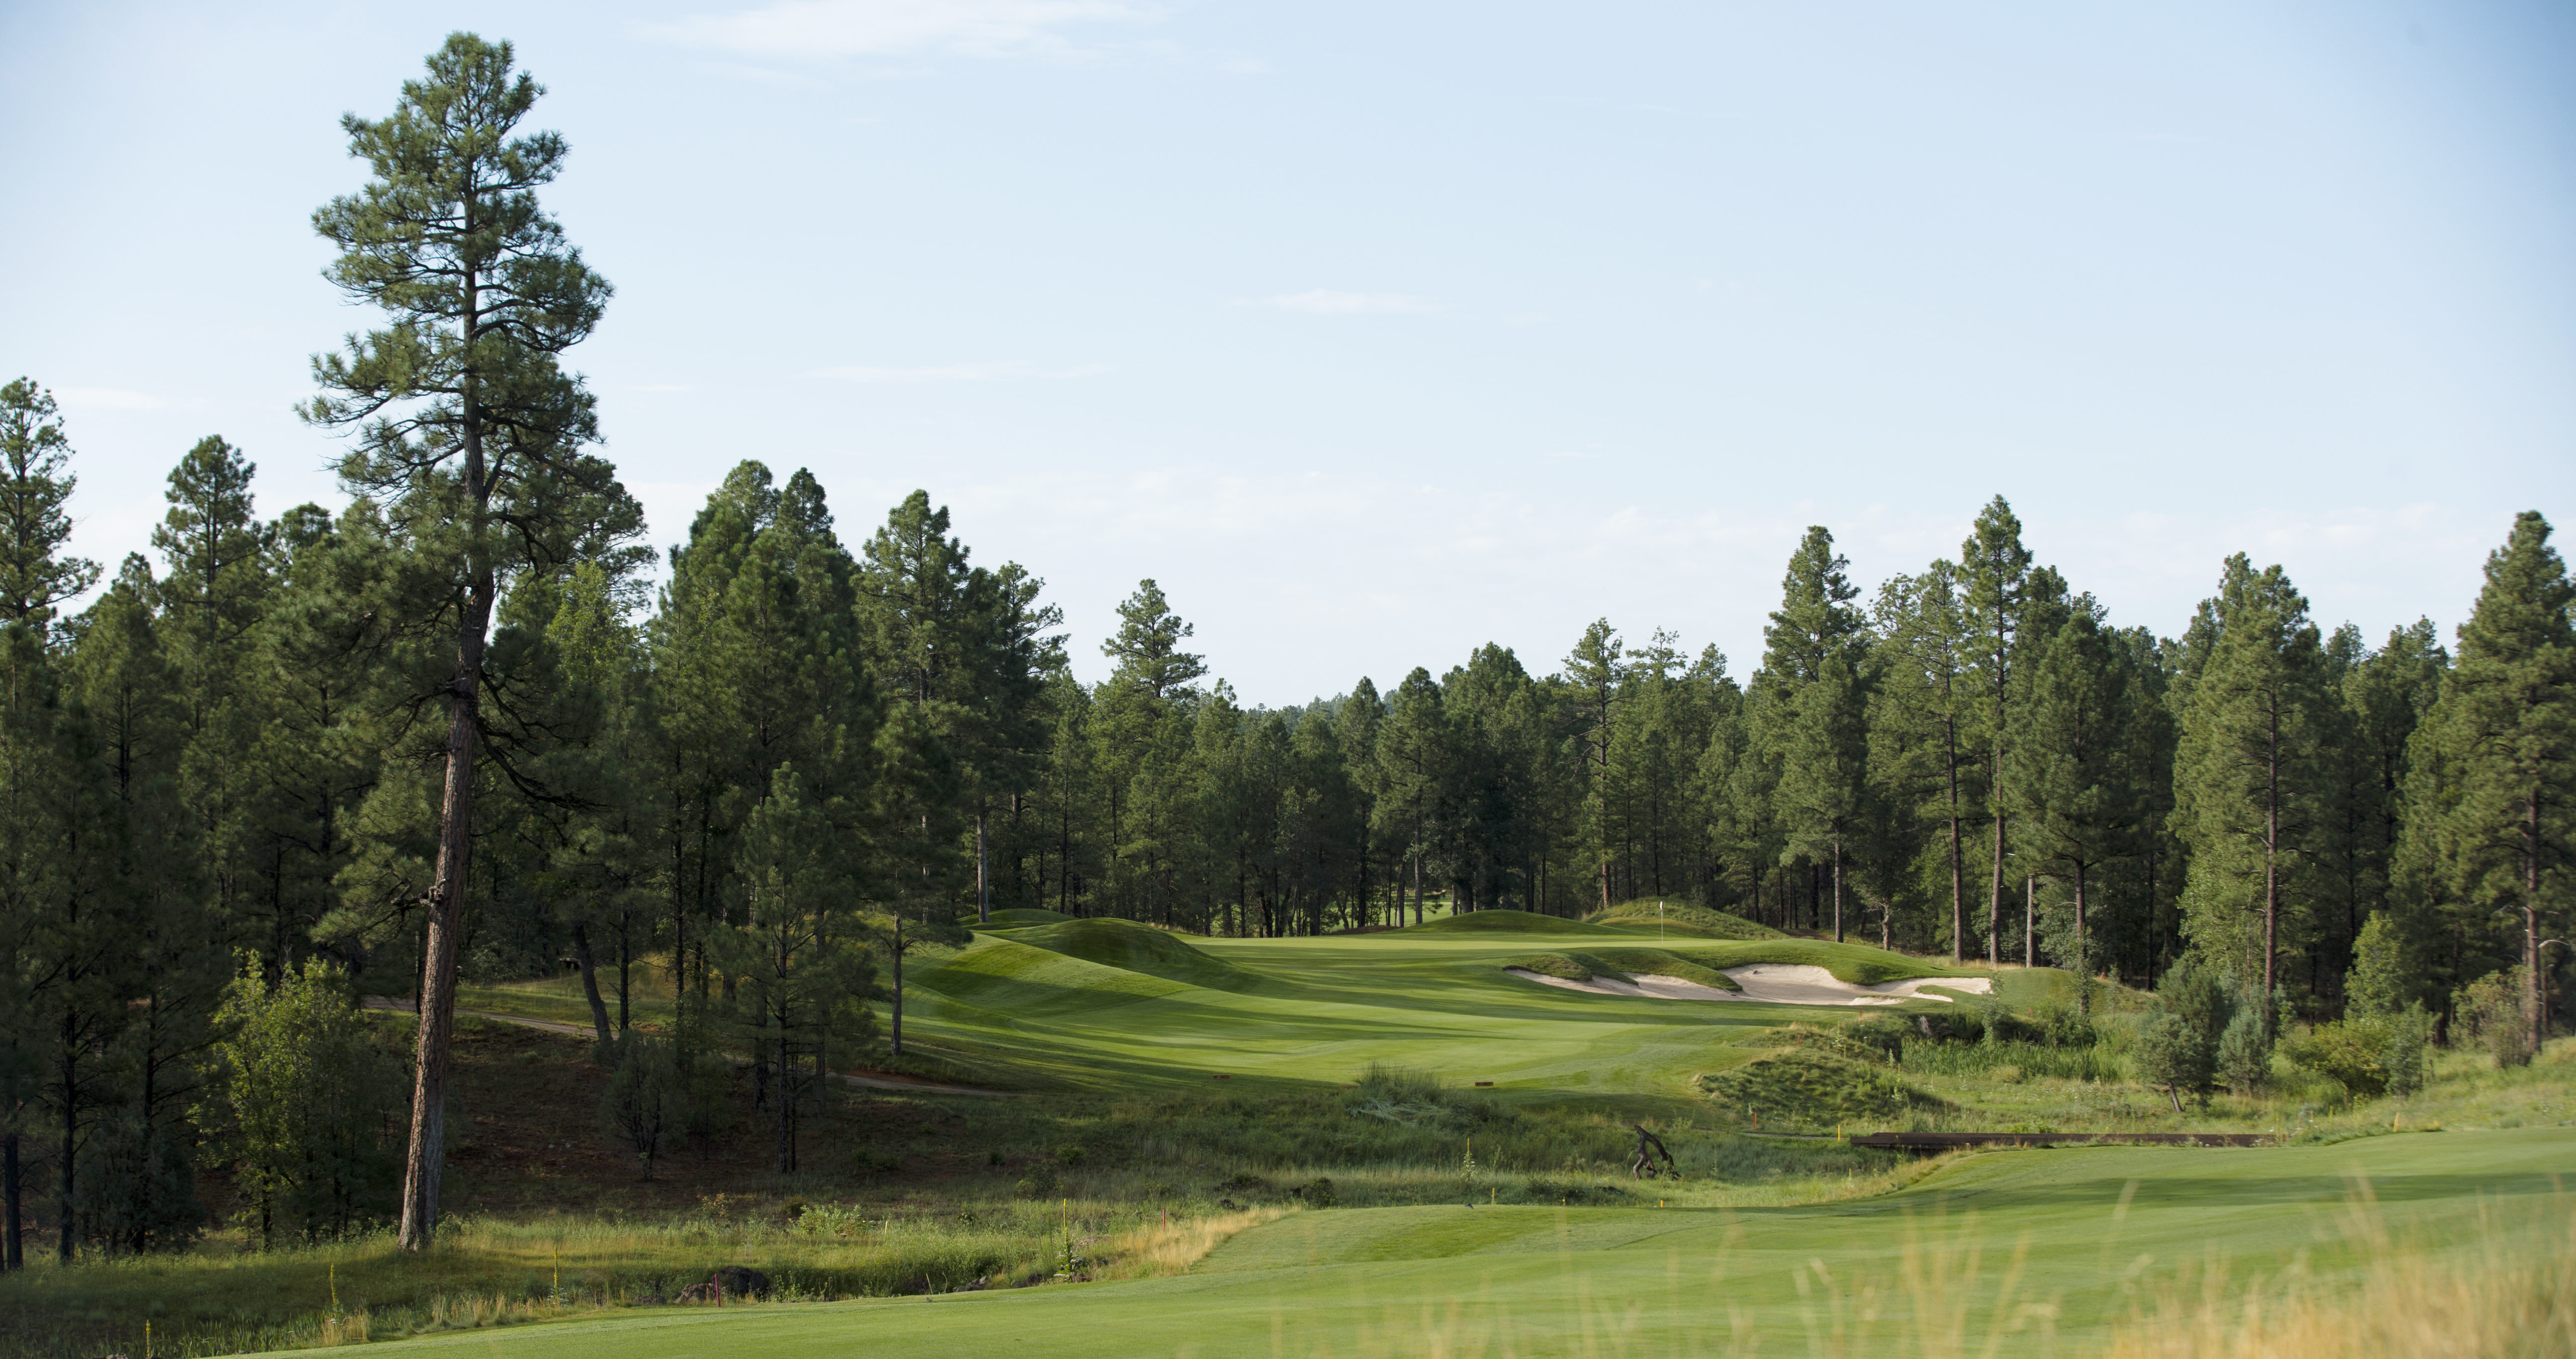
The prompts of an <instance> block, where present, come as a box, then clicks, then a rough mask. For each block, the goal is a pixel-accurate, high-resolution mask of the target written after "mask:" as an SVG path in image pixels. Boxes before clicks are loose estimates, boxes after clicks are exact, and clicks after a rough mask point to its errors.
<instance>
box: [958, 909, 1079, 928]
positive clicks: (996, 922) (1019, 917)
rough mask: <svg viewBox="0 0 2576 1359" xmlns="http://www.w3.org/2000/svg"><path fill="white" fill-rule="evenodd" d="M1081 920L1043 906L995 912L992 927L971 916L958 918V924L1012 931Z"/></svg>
mask: <svg viewBox="0 0 2576 1359" xmlns="http://www.w3.org/2000/svg"><path fill="white" fill-rule="evenodd" d="M1079 919H1081V917H1080V916H1071V915H1066V914H1065V913H1064V912H1062V911H1050V910H1048V909H1047V908H1045V907H1043V906H1015V907H1012V908H1011V909H1009V910H1003V911H995V912H993V922H992V923H991V924H990V925H986V924H983V923H981V922H979V921H977V920H976V919H975V917H973V916H971V915H961V916H959V917H957V923H958V924H960V925H965V926H967V927H969V928H972V929H994V930H1012V929H1019V928H1021V927H1023V926H1027V925H1053V924H1058V923H1060V922H1063V921H1067V920H1079Z"/></svg>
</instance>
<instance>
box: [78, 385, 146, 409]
mask: <svg viewBox="0 0 2576 1359" xmlns="http://www.w3.org/2000/svg"><path fill="white" fill-rule="evenodd" d="M53 393H54V400H55V401H56V402H57V403H59V404H61V405H65V406H69V407H71V408H72V409H73V410H91V411H157V410H159V409H161V408H162V407H164V406H167V405H169V404H170V403H169V402H167V401H164V400H162V399H161V398H159V397H157V396H153V395H150V394H148V393H145V392H129V391H126V390H125V389H123V388H121V387H56V388H54V389H53Z"/></svg>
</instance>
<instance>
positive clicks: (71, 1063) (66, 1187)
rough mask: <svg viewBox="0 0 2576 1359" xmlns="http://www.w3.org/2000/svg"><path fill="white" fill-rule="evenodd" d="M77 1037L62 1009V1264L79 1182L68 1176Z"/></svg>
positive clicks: (76, 1099) (76, 1123) (76, 1108)
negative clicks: (74, 1194) (74, 1195)
mask: <svg viewBox="0 0 2576 1359" xmlns="http://www.w3.org/2000/svg"><path fill="white" fill-rule="evenodd" d="M78 1038H79V1034H78V1032H77V1031H76V1030H75V1029H74V1028H73V1027H72V1017H71V1012H70V1011H69V1010H68V1009H66V1010H65V1011H64V1013H63V1144H62V1152H61V1155H59V1156H58V1157H56V1165H57V1166H58V1167H59V1168H60V1173H59V1174H58V1175H57V1176H56V1177H55V1181H54V1183H55V1200H54V1224H55V1226H56V1227H57V1228H59V1231H58V1233H57V1235H58V1237H59V1238H60V1239H59V1240H58V1242H57V1243H56V1246H55V1254H56V1256H57V1257H58V1258H60V1259H61V1260H62V1262H63V1263H64V1264H66V1265H68V1264H70V1263H71V1262H72V1241H73V1232H74V1229H75V1228H76V1227H77V1226H78V1223H76V1222H75V1221H74V1220H73V1219H74V1213H73V1208H74V1206H75V1204H76V1203H77V1202H78V1200H76V1199H75V1198H74V1197H73V1192H74V1191H75V1189H77V1188H78V1183H79V1182H78V1181H77V1180H76V1179H75V1178H74V1177H73V1175H72V1160H73V1156H72V1152H73V1148H74V1144H75V1142H76V1140H77V1139H78V1138H79V1136H80V1084H79V1082H80V1050H81V1044H80V1043H79V1041H78Z"/></svg>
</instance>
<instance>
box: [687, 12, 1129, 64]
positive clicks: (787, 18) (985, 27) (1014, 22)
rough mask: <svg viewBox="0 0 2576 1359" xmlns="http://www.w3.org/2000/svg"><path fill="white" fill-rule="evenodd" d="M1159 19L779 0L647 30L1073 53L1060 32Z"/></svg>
mask: <svg viewBox="0 0 2576 1359" xmlns="http://www.w3.org/2000/svg"><path fill="white" fill-rule="evenodd" d="M1155 17H1157V14H1156V11H1154V10H1151V9H1148V8H1146V7H1143V6H1140V5H1134V4H1127V3H1122V2H1121V0H779V3H776V4H770V5H764V6H762V7H760V8H758V9H749V10H738V11H736V12H734V13H730V14H701V15H693V16H691V17H689V18H685V19H680V20H677V21H675V22H671V23H662V24H652V25H648V26H647V27H646V28H645V30H644V31H645V33H646V34H647V35H648V36H651V37H654V38H659V39H661V40H663V41H665V42H671V43H676V44H679V45H681V46H686V47H701V48H712V49H715V50H718V51H724V52H738V53H742V54H744V55H747V56H761V57H804V58H813V57H864V56H886V55H891V54H894V53H898V52H922V51H946V52H957V53H963V54H965V55H969V56H1013V55H1029V54H1036V55H1065V54H1069V53H1072V52H1074V51H1076V50H1078V49H1077V48H1076V47H1075V45H1074V44H1073V43H1071V42H1070V41H1068V40H1067V39H1066V38H1065V37H1064V36H1063V35H1062V34H1061V33H1060V32H1059V31H1058V30H1060V29H1064V28H1067V27H1071V26H1074V25H1080V24H1097V23H1136V22H1141V21H1144V20H1149V19H1152V18H1155Z"/></svg>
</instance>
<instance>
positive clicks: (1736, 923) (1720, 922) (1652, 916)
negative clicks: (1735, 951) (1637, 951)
mask: <svg viewBox="0 0 2576 1359" xmlns="http://www.w3.org/2000/svg"><path fill="white" fill-rule="evenodd" d="M1584 919H1585V920H1587V921H1589V922H1591V923H1593V924H1596V925H1614V926H1617V927H1619V928H1622V929H1629V930H1636V931H1639V932H1641V933H1642V932H1645V931H1648V930H1654V931H1658V932H1662V933H1665V934H1667V935H1668V936H1669V937H1671V938H1675V939H1786V938H1788V937H1789V936H1788V935H1787V934H1786V933H1784V932H1782V931H1780V930H1775V929H1773V928H1771V927H1770V926H1768V925H1760V924H1756V923H1754V922H1753V921H1750V920H1747V919H1745V918H1744V917H1742V916H1740V915H1729V914H1727V913H1726V912H1724V911H1712V910H1710V909H1709V908H1707V907H1705V906H1692V905H1689V904H1687V903H1684V902H1679V901H1673V900H1670V899H1669V898H1663V899H1659V898H1655V897H1643V898H1639V899H1638V900H1635V901H1623V902H1620V903H1619V904H1618V905H1616V906H1612V907H1611V908H1610V909H1608V910H1606V911H1595V912H1593V913H1592V914H1590V915H1588V916H1585V917H1584Z"/></svg>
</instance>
